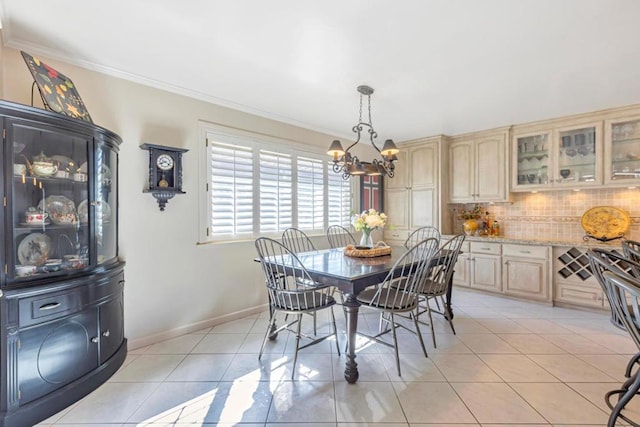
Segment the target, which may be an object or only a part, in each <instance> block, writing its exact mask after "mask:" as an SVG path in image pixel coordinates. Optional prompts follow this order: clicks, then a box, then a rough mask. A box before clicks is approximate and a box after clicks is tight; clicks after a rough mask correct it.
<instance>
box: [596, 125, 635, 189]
mask: <svg viewBox="0 0 640 427" xmlns="http://www.w3.org/2000/svg"><path fill="white" fill-rule="evenodd" d="M604 157H605V161H604V169H605V171H604V177H605V183H606V184H613V185H633V186H635V185H637V184H638V183H639V182H640V116H635V117H625V118H620V119H615V120H607V121H605V156H604Z"/></svg>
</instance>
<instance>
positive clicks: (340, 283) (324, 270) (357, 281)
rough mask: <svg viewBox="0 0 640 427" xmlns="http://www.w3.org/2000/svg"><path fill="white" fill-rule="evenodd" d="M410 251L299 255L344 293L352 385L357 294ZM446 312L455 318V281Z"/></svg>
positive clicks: (348, 371)
mask: <svg viewBox="0 0 640 427" xmlns="http://www.w3.org/2000/svg"><path fill="white" fill-rule="evenodd" d="M406 250H407V249H406V248H405V247H403V246H394V247H392V250H391V254H390V255H384V256H379V257H371V258H358V257H353V256H348V255H345V251H344V248H334V249H323V250H316V251H310V252H301V253H298V254H297V256H298V259H299V260H300V262H301V263H302V265H303V266H304V267H305V268H306V270H307V272H308V273H309V275H310V276H311V278H312V279H313V280H314V281H316V282H319V283H323V284H326V285H331V286H335V287H336V288H338V289H339V290H340V291H341V292H342V295H343V302H342V306H343V309H344V312H345V317H346V329H347V331H346V332H347V333H346V335H347V352H346V353H347V354H346V362H345V370H344V377H345V379H346V380H347V382H349V383H351V384H353V383H355V382H356V381H358V376H359V374H358V364H357V363H356V348H355V347H356V334H357V331H358V312H359V309H360V303H359V302H358V300H357V296H358V294H359V293H360V292H362V291H363V290H364V289H366V288H367V287H369V286H373V285H376V284H378V283H381V282H382V281H383V280H384V279H385V278H386V277H387V274H388V273H389V271H391V268H392V267H393V265H394V264H395V263H396V262H397V261H398V259H400V258H401V257H402V255H403V254H404V253H405V252H406ZM439 254H440V253H439ZM441 258H444V256H438V255H437V256H435V257H434V258H433V260H432V265H435V264H437V263H438V262H440V259H441ZM443 314H444V316H445V317H447V318H450V319H453V311H452V310H451V283H449V285H448V287H447V293H446V299H445V307H444V310H443Z"/></svg>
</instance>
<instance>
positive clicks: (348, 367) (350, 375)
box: [342, 294, 360, 384]
mask: <svg viewBox="0 0 640 427" xmlns="http://www.w3.org/2000/svg"><path fill="white" fill-rule="evenodd" d="M342 307H343V308H344V314H345V317H346V319H347V355H346V356H347V362H346V364H345V369H344V378H345V379H346V380H347V382H348V383H350V384H354V383H355V382H356V381H358V376H359V374H358V364H357V363H356V331H357V330H358V310H359V308H360V303H359V302H358V300H357V299H356V297H355V295H353V294H345V295H344V302H343V304H342Z"/></svg>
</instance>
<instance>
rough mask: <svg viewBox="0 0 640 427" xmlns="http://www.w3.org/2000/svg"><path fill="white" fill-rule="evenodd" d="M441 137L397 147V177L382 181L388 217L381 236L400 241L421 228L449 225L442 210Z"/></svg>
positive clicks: (387, 239) (442, 139)
mask: <svg viewBox="0 0 640 427" xmlns="http://www.w3.org/2000/svg"><path fill="white" fill-rule="evenodd" d="M444 142H445V139H444V137H435V138H427V139H424V140H419V141H412V142H410V143H405V144H402V145H401V146H400V150H401V152H400V153H399V155H400V156H399V160H398V166H397V168H396V171H397V173H396V176H395V177H394V178H392V179H387V180H386V181H385V202H384V210H385V213H386V214H387V216H388V217H389V226H388V227H385V230H384V238H385V240H386V241H388V242H390V243H395V244H402V243H404V241H405V240H406V238H407V237H408V236H409V234H410V233H411V232H412V231H413V230H415V229H417V228H420V227H424V226H435V227H437V228H438V229H443V228H444V229H447V228H448V227H449V225H448V224H449V218H448V216H447V215H441V212H442V210H443V209H444V206H445V203H444V200H443V199H444V192H445V191H446V187H444V188H443V186H442V177H443V176H444V173H445V171H446V166H445V165H444V164H443V161H442V154H441V153H442V147H443V144H444Z"/></svg>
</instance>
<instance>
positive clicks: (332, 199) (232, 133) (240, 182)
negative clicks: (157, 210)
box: [200, 124, 351, 241]
mask: <svg viewBox="0 0 640 427" xmlns="http://www.w3.org/2000/svg"><path fill="white" fill-rule="evenodd" d="M201 137H202V139H203V141H204V143H203V146H204V149H203V151H202V152H203V158H204V161H203V162H202V163H201V165H203V166H204V173H203V174H202V177H203V180H202V185H201V186H202V188H203V193H204V194H206V199H205V200H206V203H205V204H204V205H205V209H202V211H201V213H200V217H201V227H200V229H201V232H200V240H201V241H224V240H242V239H253V238H256V237H258V236H262V235H266V236H271V237H279V236H280V235H281V234H282V231H283V230H284V229H286V228H288V227H297V228H300V229H301V230H304V231H305V232H307V233H309V234H324V232H325V230H326V228H327V226H328V225H333V224H338V225H343V226H348V225H349V223H350V213H351V182H350V181H345V180H343V179H342V175H339V174H336V173H334V172H333V170H332V169H331V166H332V163H331V162H330V161H329V160H330V159H329V158H328V157H327V156H326V154H325V153H324V152H322V151H321V150H320V149H318V150H317V152H312V151H309V147H304V148H305V149H304V150H302V149H299V148H298V147H297V145H298V144H297V143H293V142H284V141H280V140H277V139H275V138H271V137H266V136H264V135H255V134H251V133H248V132H242V131H236V130H230V129H226V128H221V127H217V126H215V127H214V126H212V125H208V124H207V125H205V124H202V125H201Z"/></svg>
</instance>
